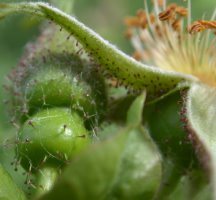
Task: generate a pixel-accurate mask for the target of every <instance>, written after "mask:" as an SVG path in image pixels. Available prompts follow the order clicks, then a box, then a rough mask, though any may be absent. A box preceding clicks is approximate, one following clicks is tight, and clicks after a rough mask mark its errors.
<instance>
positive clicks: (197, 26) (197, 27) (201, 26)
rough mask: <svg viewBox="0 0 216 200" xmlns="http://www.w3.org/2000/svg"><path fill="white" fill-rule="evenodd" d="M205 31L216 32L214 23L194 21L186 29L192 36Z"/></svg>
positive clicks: (215, 23)
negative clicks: (212, 30)
mask: <svg viewBox="0 0 216 200" xmlns="http://www.w3.org/2000/svg"><path fill="white" fill-rule="evenodd" d="M207 29H215V30H216V21H206V20H198V21H195V22H194V23H193V24H192V25H191V26H190V27H189V28H188V32H189V33H190V34H194V33H197V32H201V31H204V30H207Z"/></svg>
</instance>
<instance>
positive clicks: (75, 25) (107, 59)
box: [0, 2, 196, 99]
mask: <svg viewBox="0 0 216 200" xmlns="http://www.w3.org/2000/svg"><path fill="white" fill-rule="evenodd" d="M16 12H21V13H30V14H33V15H36V16H41V17H44V18H47V19H50V20H52V21H54V22H55V23H56V24H58V25H60V26H61V27H63V28H65V29H66V30H67V31H68V32H69V33H70V34H71V35H73V36H74V37H75V38H76V39H77V40H78V41H79V42H80V43H82V45H83V46H84V48H85V49H86V50H87V51H88V52H89V54H90V55H91V56H92V57H93V58H94V59H95V61H96V62H98V64H99V65H100V67H101V69H102V70H104V71H106V73H108V74H109V76H110V75H111V76H113V77H116V78H118V79H119V80H120V81H121V82H122V84H125V85H127V86H130V87H131V89H133V90H143V89H144V88H146V89H147V92H148V98H150V99H153V98H155V97H158V96H160V95H162V94H165V93H167V92H168V91H169V90H171V89H172V88H175V87H176V85H177V84H178V83H179V82H182V81H185V80H187V81H188V80H189V81H191V80H193V81H195V80H196V79H195V78H194V77H191V76H188V75H183V74H179V73H174V72H168V71H163V70H161V69H159V68H155V67H149V66H146V65H144V64H142V63H139V62H137V61H135V60H134V59H132V58H131V57H129V56H127V55H125V54H124V53H123V52H121V51H120V50H118V49H117V48H116V47H115V46H113V45H111V44H110V43H109V42H107V41H105V40H104V39H103V38H102V37H100V36H99V35H98V34H97V33H95V32H94V31H93V30H91V29H90V28H88V27H86V26H85V25H84V24H82V23H81V22H79V21H78V20H76V19H75V18H74V17H72V16H69V15H67V14H65V13H64V12H62V11H60V10H59V9H57V8H54V7H52V6H50V5H49V4H46V3H43V2H38V3H19V4H4V6H3V7H2V8H1V11H0V16H2V17H5V16H7V15H9V14H11V13H16Z"/></svg>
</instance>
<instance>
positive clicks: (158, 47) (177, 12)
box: [125, 0, 216, 87]
mask: <svg viewBox="0 0 216 200" xmlns="http://www.w3.org/2000/svg"><path fill="white" fill-rule="evenodd" d="M153 2H154V5H153V8H154V9H153V10H152V12H149V9H148V6H147V1H145V10H138V12H137V14H136V16H133V17H127V18H126V19H125V24H126V26H127V31H126V37H127V38H128V39H130V40H131V42H132V44H133V46H134V48H135V52H134V53H133V57H134V58H135V59H136V60H139V61H141V62H144V63H149V64H153V65H155V66H158V67H160V68H163V69H166V70H172V71H178V72H182V73H187V74H192V75H195V76H196V77H198V78H199V79H200V80H201V81H202V82H204V83H206V84H208V85H210V86H214V87H215V86H216V78H215V77H216V70H215V66H216V56H215V52H216V48H215V45H214V43H215V40H216V38H215V36H214V37H213V38H211V37H210V34H209V33H208V32H205V33H203V34H202V35H200V34H196V35H194V33H197V32H201V31H204V30H207V29H211V30H216V21H215V20H214V18H215V16H214V15H213V16H212V20H210V21H206V20H198V21H195V22H194V23H192V24H191V25H190V26H189V24H190V1H189V2H188V8H184V7H182V6H179V5H177V4H174V3H172V4H169V5H166V1H161V0H160V1H159V0H154V1H153ZM187 20H188V21H187ZM185 21H186V22H187V24H186V25H184V23H185ZM186 26H188V28H186ZM188 33H191V34H192V35H190V34H188ZM211 39H212V40H211Z"/></svg>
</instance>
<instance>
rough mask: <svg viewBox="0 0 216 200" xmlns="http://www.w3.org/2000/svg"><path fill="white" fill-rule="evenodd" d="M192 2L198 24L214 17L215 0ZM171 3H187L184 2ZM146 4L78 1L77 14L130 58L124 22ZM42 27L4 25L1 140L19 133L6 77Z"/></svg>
mask: <svg viewBox="0 0 216 200" xmlns="http://www.w3.org/2000/svg"><path fill="white" fill-rule="evenodd" d="M62 1H63V0H62ZM64 1H67V0H64ZM147 1H150V0H147ZM191 1H192V13H193V19H194V20H195V19H198V18H201V17H203V16H206V15H207V16H210V15H211V13H213V9H215V7H216V2H215V0H205V1H204V0H191ZM2 2H11V1H9V0H0V3H2ZM17 2H18V1H17ZM169 2H180V3H183V1H182V0H178V1H177V0H175V1H169ZM143 4H144V3H143V0H133V1H132V0H118V1H116V0H109V1H107V0H75V8H74V12H75V13H74V14H75V15H76V16H77V18H78V19H79V20H80V21H82V22H84V23H85V24H86V25H87V26H89V27H91V28H92V29H94V30H95V31H97V32H98V33H99V34H101V35H102V36H103V37H104V38H106V39H107V40H109V41H111V42H112V43H113V44H115V45H116V46H117V47H118V48H120V49H122V50H123V51H125V52H126V53H128V54H130V53H131V52H132V48H131V46H130V44H129V42H128V41H126V39H124V36H123V32H124V25H123V19H124V17H125V16H128V15H134V14H135V13H136V10H137V9H139V8H142V7H143ZM183 4H186V3H183ZM39 24H40V21H39V20H38V19H36V18H34V17H25V16H22V15H15V16H11V17H9V18H7V19H5V20H2V21H1V23H0V88H1V89H0V138H1V137H2V136H3V135H4V136H5V135H8V134H9V133H14V131H15V130H12V131H11V128H12V125H11V124H10V122H9V121H10V117H9V116H8V113H7V106H6V105H5V104H4V101H5V100H7V94H6V92H5V90H4V89H3V85H4V84H5V83H6V76H7V74H8V73H9V72H10V70H11V69H13V68H14V67H15V66H16V63H17V62H18V61H19V58H20V56H21V55H22V52H23V50H24V47H25V45H26V43H27V42H28V41H32V40H34V39H35V38H36V37H37V35H38V33H39Z"/></svg>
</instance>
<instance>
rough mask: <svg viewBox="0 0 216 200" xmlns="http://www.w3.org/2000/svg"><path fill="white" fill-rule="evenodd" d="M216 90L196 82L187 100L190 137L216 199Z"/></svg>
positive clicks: (213, 196)
mask: <svg viewBox="0 0 216 200" xmlns="http://www.w3.org/2000/svg"><path fill="white" fill-rule="evenodd" d="M215 103H216V90H215V89H214V88H209V87H207V86H204V85H198V84H194V85H193V86H192V87H191V89H190V90H189V92H188V97H187V100H186V116H187V118H188V123H187V129H188V137H189V138H190V139H191V142H192V143H193V145H194V148H195V152H196V153H197V156H198V158H199V160H200V162H201V164H202V166H203V167H204V169H205V170H206V174H207V175H208V177H209V179H210V182H211V189H212V198H213V199H216V151H215V149H216V123H215V116H216V104H215Z"/></svg>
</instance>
